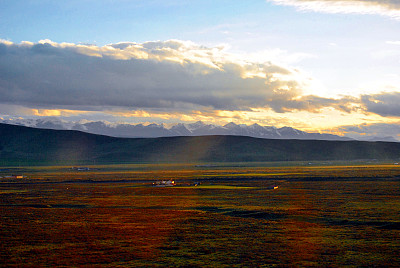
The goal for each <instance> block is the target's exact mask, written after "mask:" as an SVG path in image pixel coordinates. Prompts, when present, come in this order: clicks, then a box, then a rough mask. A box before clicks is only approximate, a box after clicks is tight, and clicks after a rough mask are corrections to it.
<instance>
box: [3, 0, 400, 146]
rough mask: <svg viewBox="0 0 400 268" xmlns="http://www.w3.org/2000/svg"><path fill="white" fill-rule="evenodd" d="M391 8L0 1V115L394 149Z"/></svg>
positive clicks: (281, 1)
mask: <svg viewBox="0 0 400 268" xmlns="http://www.w3.org/2000/svg"><path fill="white" fill-rule="evenodd" d="M399 102H400V1H399V0H381V1H375V0H347V1H343V0H341V1H339V0H246V1H241V0H212V1H211V0H180V1H178V0H176V1H175V0H171V1H168V0H147V1H145V0H68V1H67V0H59V1H53V0H0V118H3V119H15V118H27V119H28V118H48V117H50V118H59V119H62V120H67V121H82V120H89V121H98V120H102V121H107V122H124V123H132V124H134V123H145V122H154V123H191V122H195V121H199V120H201V121H203V122H205V123H213V124H218V125H224V124H226V123H229V122H234V123H237V124H247V125H250V124H254V123H257V124H260V125H265V126H276V127H283V126H290V127H294V128H297V129H300V130H303V131H308V132H321V133H332V134H338V135H346V136H349V137H354V138H359V137H369V136H380V137H384V136H393V137H395V138H397V139H400V106H399V105H398V103H399Z"/></svg>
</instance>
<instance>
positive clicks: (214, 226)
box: [0, 163, 400, 267]
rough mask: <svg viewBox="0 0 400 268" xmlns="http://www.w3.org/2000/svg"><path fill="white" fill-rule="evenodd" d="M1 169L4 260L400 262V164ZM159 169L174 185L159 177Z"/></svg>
mask: <svg viewBox="0 0 400 268" xmlns="http://www.w3.org/2000/svg"><path fill="white" fill-rule="evenodd" d="M11 174H23V175H25V176H26V177H25V178H22V179H17V178H12V177H7V176H9V175H11ZM0 176H1V177H2V178H1V179H0V181H1V183H0V213H1V220H0V241H1V243H0V266H1V267H55V266H62V267H304V266H306V267H399V266H400V259H399V257H398V256H400V167H399V166H398V165H366V166H361V165H357V166H342V165H339V166H304V165H303V166H302V165H299V166H281V167H271V166H269V165H268V164H258V165H256V164H254V163H253V164H251V165H250V164H231V165H228V164H225V165H221V166H218V165H202V166H196V165H191V164H186V165H118V166H117V165H116V166H95V167H90V170H89V171H78V170H76V169H71V167H24V168H21V167H19V168H2V169H1V170H0ZM162 179H174V180H175V181H176V183H177V185H176V186H174V187H154V186H152V182H154V181H157V180H162ZM195 183H200V184H199V186H193V185H194V184H195ZM273 186H278V187H279V188H278V189H273Z"/></svg>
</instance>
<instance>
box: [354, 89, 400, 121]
mask: <svg viewBox="0 0 400 268" xmlns="http://www.w3.org/2000/svg"><path fill="white" fill-rule="evenodd" d="M361 103H362V105H363V106H364V107H365V110H366V111H367V112H370V113H375V114H378V115H381V116H389V117H400V106H399V103H400V92H386V93H380V94H374V95H362V96H361Z"/></svg>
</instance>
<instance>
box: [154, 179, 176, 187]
mask: <svg viewBox="0 0 400 268" xmlns="http://www.w3.org/2000/svg"><path fill="white" fill-rule="evenodd" d="M175 185H176V184H175V181H173V180H168V181H165V180H164V181H157V182H153V186H156V187H170V186H175Z"/></svg>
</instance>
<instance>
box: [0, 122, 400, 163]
mask: <svg viewBox="0 0 400 268" xmlns="http://www.w3.org/2000/svg"><path fill="white" fill-rule="evenodd" d="M0 137H1V139H0V165H3V166H5V165H10V164H17V163H33V164H60V163H64V164H74V163H77V164H79V163H123V162H129V163H135V162H214V161H223V162H240V161H317V160H356V159H381V160H382V159H392V160H396V161H397V160H398V159H399V158H400V143H392V142H362V141H323V140H279V139H276V140H274V139H260V138H252V137H244V136H227V135H219V136H218V135H215V136H195V137H191V136H190V137H189V136H186V137H184V136H180V137H163V138H115V137H108V136H101V135H94V134H88V133H84V132H81V131H73V130H50V129H37V128H30V127H24V126H16V125H8V124H0Z"/></svg>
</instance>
